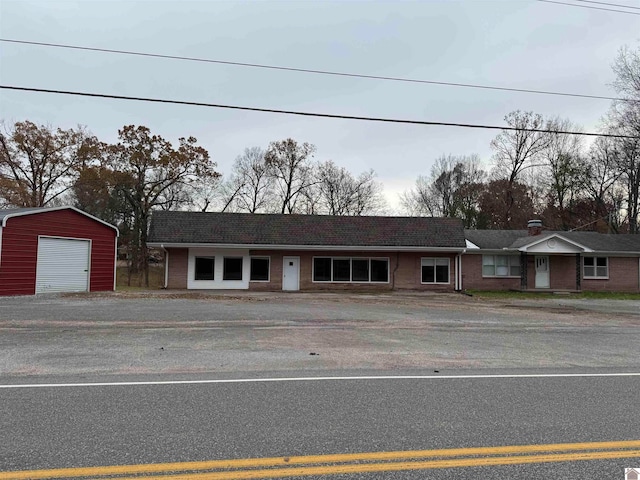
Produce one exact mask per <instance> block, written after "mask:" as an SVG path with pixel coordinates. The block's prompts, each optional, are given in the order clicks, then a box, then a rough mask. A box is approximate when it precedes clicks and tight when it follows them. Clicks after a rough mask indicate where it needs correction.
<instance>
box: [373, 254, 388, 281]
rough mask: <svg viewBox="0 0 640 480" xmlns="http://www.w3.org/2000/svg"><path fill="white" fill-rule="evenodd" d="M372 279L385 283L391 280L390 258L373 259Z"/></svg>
mask: <svg viewBox="0 0 640 480" xmlns="http://www.w3.org/2000/svg"><path fill="white" fill-rule="evenodd" d="M371 281H372V282H385V283H386V282H388V281H389V260H386V259H385V260H377V259H375V260H374V259H373V258H372V259H371Z"/></svg>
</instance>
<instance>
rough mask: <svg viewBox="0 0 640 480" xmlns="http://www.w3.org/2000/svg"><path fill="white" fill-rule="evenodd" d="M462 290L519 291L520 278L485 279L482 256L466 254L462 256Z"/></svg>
mask: <svg viewBox="0 0 640 480" xmlns="http://www.w3.org/2000/svg"><path fill="white" fill-rule="evenodd" d="M529 278H531V277H529ZM462 288H463V289H464V290H467V289H470V290H519V289H520V277H486V278H485V277H483V276H482V255H474V254H466V255H463V256H462Z"/></svg>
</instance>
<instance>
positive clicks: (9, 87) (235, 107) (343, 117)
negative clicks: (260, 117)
mask: <svg viewBox="0 0 640 480" xmlns="http://www.w3.org/2000/svg"><path fill="white" fill-rule="evenodd" d="M0 89H6V90H19V91H23V92H39V93H54V94H60V95H75V96H79V97H92V98H108V99H112V100H133V101H138V102H152V103H169V104H174V105H188V106H195V107H210V108H226V109H230V110H245V111H251V112H264V113H280V114H285V115H298V116H303V117H320V118H333V119H341V120H364V121H369V122H385V123H402V124H410V125H431V126H442V127H463V128H479V129H490V130H512V131H524V132H540V133H555V134H562V135H583V136H589V137H610V138H628V139H634V140H635V139H638V138H640V137H634V136H632V135H614V134H610V133H592V132H573V131H564V130H550V129H542V128H516V127H508V126H503V127H500V126H496V125H479V124H473V123H452V122H433V121H425V120H403V119H398V118H381V117H362V116H355V115H336V114H330V113H315V112H300V111H294V110H280V109H273V108H258V107H242V106H238V105H223V104H217V103H204V102H189V101H184V100H168V99H162V98H147V97H130V96H124V95H108V94H104V93H89V92H77V91H69V90H52V89H45V88H30V87H18V86H13V85H0Z"/></svg>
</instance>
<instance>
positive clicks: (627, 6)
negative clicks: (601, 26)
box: [573, 0, 640, 10]
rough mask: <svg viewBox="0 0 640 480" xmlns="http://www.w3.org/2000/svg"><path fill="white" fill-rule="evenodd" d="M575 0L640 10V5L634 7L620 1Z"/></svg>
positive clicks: (575, 0)
mask: <svg viewBox="0 0 640 480" xmlns="http://www.w3.org/2000/svg"><path fill="white" fill-rule="evenodd" d="M573 1H574V2H582V3H595V4H597V5H607V6H609V7H622V8H632V9H633V10H640V7H633V6H631V5H621V4H619V3H608V2H596V1H594V0H573Z"/></svg>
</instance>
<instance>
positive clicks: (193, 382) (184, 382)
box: [0, 372, 640, 389]
mask: <svg viewBox="0 0 640 480" xmlns="http://www.w3.org/2000/svg"><path fill="white" fill-rule="evenodd" d="M639 376H640V372H638V373H547V374H544V373H539V374H536V373H533V374H521V375H519V374H513V375H509V374H506V375H371V376H355V377H282V378H279V377H275V378H231V379H219V380H164V381H158V382H96V383H31V384H23V385H20V384H17V385H0V389H3V388H4V389H8V388H61V387H125V386H126V387H129V386H145V385H149V386H150V385H198V384H215V383H267V382H320V381H342V380H461V379H467V380H469V379H471V380H473V379H482V378H484V379H486V378H566V377H576V378H579V377H639Z"/></svg>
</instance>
